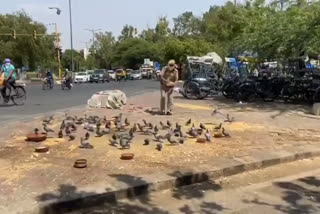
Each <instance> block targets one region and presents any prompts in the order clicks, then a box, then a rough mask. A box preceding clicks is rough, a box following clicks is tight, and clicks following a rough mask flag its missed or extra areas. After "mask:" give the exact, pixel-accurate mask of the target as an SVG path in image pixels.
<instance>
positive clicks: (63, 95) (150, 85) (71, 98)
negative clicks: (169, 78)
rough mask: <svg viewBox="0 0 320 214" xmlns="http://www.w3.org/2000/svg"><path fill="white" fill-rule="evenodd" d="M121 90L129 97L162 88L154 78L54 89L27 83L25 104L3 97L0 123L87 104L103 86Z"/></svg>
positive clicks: (106, 88)
mask: <svg viewBox="0 0 320 214" xmlns="http://www.w3.org/2000/svg"><path fill="white" fill-rule="evenodd" d="M114 89H119V90H122V91H123V92H124V93H126V95H127V96H128V97H130V96H133V95H137V94H141V93H145V92H150V91H155V90H158V89H159V82H156V81H154V80H136V81H126V82H124V81H122V82H110V83H98V84H97V83H84V84H74V87H73V88H72V90H71V91H69V90H62V89H61V87H60V85H55V87H54V89H53V90H42V89H41V85H40V84H30V85H27V86H26V90H27V101H26V103H25V105H24V106H14V105H12V104H8V105H6V104H3V103H2V99H1V101H0V124H4V123H7V122H8V121H14V120H17V119H25V118H29V117H33V116H35V115H37V114H42V113H47V112H52V111H57V110H62V109H67V108H71V107H76V106H81V105H85V104H86V103H87V100H88V99H89V98H90V97H91V96H92V94H94V93H95V92H98V91H102V90H114Z"/></svg>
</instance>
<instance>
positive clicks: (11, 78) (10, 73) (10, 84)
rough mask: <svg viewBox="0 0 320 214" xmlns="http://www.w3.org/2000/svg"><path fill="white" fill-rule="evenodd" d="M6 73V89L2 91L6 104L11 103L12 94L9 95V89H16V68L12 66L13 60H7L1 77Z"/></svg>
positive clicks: (0, 72)
mask: <svg viewBox="0 0 320 214" xmlns="http://www.w3.org/2000/svg"><path fill="white" fill-rule="evenodd" d="M2 73H4V87H3V88H2V89H1V95H2V97H3V99H4V102H5V103H8V102H9V98H10V94H9V95H7V94H6V91H7V89H10V92H11V88H15V82H16V75H17V74H16V70H15V67H14V66H13V65H12V64H11V60H10V59H8V58H6V59H5V60H4V64H3V65H2V67H1V71H0V76H1V75H2Z"/></svg>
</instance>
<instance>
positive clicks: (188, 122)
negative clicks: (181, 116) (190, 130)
mask: <svg viewBox="0 0 320 214" xmlns="http://www.w3.org/2000/svg"><path fill="white" fill-rule="evenodd" d="M190 125H191V118H190V119H189V120H188V121H187V122H186V126H190Z"/></svg>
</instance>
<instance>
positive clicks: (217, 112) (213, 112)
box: [211, 108, 223, 116]
mask: <svg viewBox="0 0 320 214" xmlns="http://www.w3.org/2000/svg"><path fill="white" fill-rule="evenodd" d="M216 114H221V115H223V114H222V113H221V112H219V111H218V109H216V108H215V109H213V111H212V112H211V116H214V115H216Z"/></svg>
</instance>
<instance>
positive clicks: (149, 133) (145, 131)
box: [143, 129, 154, 135]
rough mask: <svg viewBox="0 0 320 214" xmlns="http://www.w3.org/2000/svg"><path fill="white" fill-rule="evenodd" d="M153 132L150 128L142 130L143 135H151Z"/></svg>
mask: <svg viewBox="0 0 320 214" xmlns="http://www.w3.org/2000/svg"><path fill="white" fill-rule="evenodd" d="M153 133H154V132H153V131H152V130H150V129H146V130H144V131H143V134H144V135H153Z"/></svg>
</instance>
